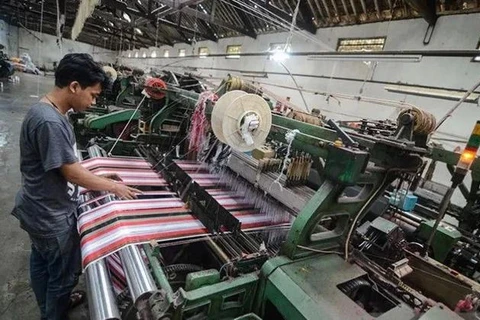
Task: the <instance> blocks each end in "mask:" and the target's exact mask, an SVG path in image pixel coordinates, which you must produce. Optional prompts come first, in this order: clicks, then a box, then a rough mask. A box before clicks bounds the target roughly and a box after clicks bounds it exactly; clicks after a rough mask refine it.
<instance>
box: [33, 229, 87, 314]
mask: <svg viewBox="0 0 480 320" xmlns="http://www.w3.org/2000/svg"><path fill="white" fill-rule="evenodd" d="M30 239H31V241H32V253H31V255H30V280H31V282H32V288H33V291H34V293H35V296H36V298H37V303H38V306H39V307H40V312H41V317H42V320H43V319H45V320H47V319H48V320H65V319H68V316H67V312H68V308H69V302H70V294H71V292H72V290H73V288H74V287H75V286H76V285H77V283H78V276H79V275H80V273H81V256H80V238H79V236H78V233H77V230H76V228H75V227H72V228H70V229H69V230H67V231H66V232H63V233H62V234H60V235H57V236H54V237H38V236H33V235H30Z"/></svg>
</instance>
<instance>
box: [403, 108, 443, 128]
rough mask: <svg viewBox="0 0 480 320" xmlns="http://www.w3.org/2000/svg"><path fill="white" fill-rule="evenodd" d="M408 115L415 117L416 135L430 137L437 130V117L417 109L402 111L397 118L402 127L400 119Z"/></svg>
mask: <svg viewBox="0 0 480 320" xmlns="http://www.w3.org/2000/svg"><path fill="white" fill-rule="evenodd" d="M407 113H409V114H411V115H412V116H413V121H414V126H413V132H414V133H416V134H423V135H429V134H430V133H432V132H433V130H435V126H436V124H437V120H436V119H435V116H434V115H433V114H431V113H429V112H426V111H423V110H421V109H419V108H415V107H412V108H409V109H404V110H402V111H400V113H399V114H398V117H397V124H399V125H400V123H399V119H400V118H401V117H402V116H403V115H404V114H407Z"/></svg>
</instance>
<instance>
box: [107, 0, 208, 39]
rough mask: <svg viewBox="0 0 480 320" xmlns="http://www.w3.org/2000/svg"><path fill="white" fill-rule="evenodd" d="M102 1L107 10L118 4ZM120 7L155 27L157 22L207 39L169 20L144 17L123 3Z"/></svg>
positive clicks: (200, 33)
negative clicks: (113, 4)
mask: <svg viewBox="0 0 480 320" xmlns="http://www.w3.org/2000/svg"><path fill="white" fill-rule="evenodd" d="M103 1H105V4H106V5H107V7H108V8H112V9H114V8H115V7H110V6H111V5H112V3H114V2H115V3H116V2H118V1H117V0H103ZM120 6H121V7H122V8H123V11H125V12H127V13H128V14H131V15H134V16H137V17H140V18H146V19H148V21H150V22H151V23H153V25H154V26H155V27H156V26H157V21H158V23H159V24H161V25H165V26H168V27H171V28H175V29H177V30H180V31H182V32H188V33H189V34H197V35H199V36H200V37H202V38H204V39H209V36H208V35H206V34H204V33H202V32H199V31H197V30H194V29H190V28H188V27H186V26H178V25H177V24H176V23H175V22H172V21H169V20H166V19H156V18H155V17H154V16H152V15H145V14H143V13H142V12H140V11H139V10H135V9H132V8H129V7H127V6H125V4H123V3H122V4H120ZM103 14H106V15H107V16H110V17H112V16H111V15H109V14H108V13H107V12H103ZM125 22H126V21H125ZM140 25H141V24H137V26H140Z"/></svg>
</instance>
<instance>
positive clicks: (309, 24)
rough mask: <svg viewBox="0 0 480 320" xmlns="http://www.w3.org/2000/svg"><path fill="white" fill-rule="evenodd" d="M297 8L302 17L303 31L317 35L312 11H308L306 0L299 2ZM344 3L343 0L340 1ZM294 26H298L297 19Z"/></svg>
mask: <svg viewBox="0 0 480 320" xmlns="http://www.w3.org/2000/svg"><path fill="white" fill-rule="evenodd" d="M299 1H300V3H299V7H298V9H299V10H300V12H301V14H302V17H303V22H304V24H305V30H307V31H308V32H310V33H312V34H315V33H317V28H316V27H315V24H314V23H313V21H314V20H315V17H314V15H313V12H312V10H310V6H309V5H308V2H307V0H299ZM342 1H344V0H342ZM295 24H296V25H298V18H297V21H296V22H295Z"/></svg>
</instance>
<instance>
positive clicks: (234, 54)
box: [225, 45, 242, 59]
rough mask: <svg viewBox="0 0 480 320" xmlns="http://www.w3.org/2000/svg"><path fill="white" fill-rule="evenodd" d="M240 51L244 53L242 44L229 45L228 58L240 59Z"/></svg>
mask: <svg viewBox="0 0 480 320" xmlns="http://www.w3.org/2000/svg"><path fill="white" fill-rule="evenodd" d="M240 53H242V46H241V45H233V46H227V56H226V57H225V58H227V59H239V58H240Z"/></svg>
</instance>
